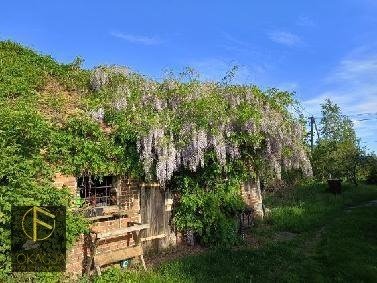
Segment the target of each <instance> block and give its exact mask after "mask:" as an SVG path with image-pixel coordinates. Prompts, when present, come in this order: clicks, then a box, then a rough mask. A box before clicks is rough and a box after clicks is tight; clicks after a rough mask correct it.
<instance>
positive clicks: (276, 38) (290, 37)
mask: <svg viewBox="0 0 377 283" xmlns="http://www.w3.org/2000/svg"><path fill="white" fill-rule="evenodd" d="M268 36H269V38H270V39H271V40H272V41H273V42H276V43H279V44H282V45H286V46H296V45H299V44H300V43H302V40H301V38H300V37H299V36H298V35H295V34H293V33H290V32H285V31H273V32H271V33H269V34H268Z"/></svg>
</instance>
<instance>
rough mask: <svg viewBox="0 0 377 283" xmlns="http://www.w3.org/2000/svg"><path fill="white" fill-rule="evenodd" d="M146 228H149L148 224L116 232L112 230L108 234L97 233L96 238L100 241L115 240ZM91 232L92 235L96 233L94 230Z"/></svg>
mask: <svg viewBox="0 0 377 283" xmlns="http://www.w3.org/2000/svg"><path fill="white" fill-rule="evenodd" d="M148 228H149V224H142V225H133V226H130V227H125V228H120V229H116V230H112V231H108V232H102V233H97V238H98V239H101V240H103V239H106V238H115V237H118V236H122V235H124V234H127V233H130V232H134V231H140V230H143V229H148ZM92 231H93V233H96V231H95V229H92Z"/></svg>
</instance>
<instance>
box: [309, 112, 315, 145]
mask: <svg viewBox="0 0 377 283" xmlns="http://www.w3.org/2000/svg"><path fill="white" fill-rule="evenodd" d="M309 119H310V148H311V150H312V152H313V149H314V137H313V135H314V133H313V128H314V117H313V116H311V117H309Z"/></svg>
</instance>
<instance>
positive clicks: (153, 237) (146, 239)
mask: <svg viewBox="0 0 377 283" xmlns="http://www.w3.org/2000/svg"><path fill="white" fill-rule="evenodd" d="M165 237H166V234H160V235H156V236H150V237H147V238H141V241H142V242H145V241H151V240H154V239H163V238H165Z"/></svg>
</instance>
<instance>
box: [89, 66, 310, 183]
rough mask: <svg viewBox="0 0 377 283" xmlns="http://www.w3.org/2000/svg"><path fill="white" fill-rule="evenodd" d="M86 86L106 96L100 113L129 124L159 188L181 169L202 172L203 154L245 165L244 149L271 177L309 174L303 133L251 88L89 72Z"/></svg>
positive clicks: (117, 72)
mask: <svg viewBox="0 0 377 283" xmlns="http://www.w3.org/2000/svg"><path fill="white" fill-rule="evenodd" d="M119 75H121V76H122V77H123V79H122V80H117V81H116V83H112V82H111V81H112V80H111V78H112V76H119ZM91 84H92V88H93V89H94V90H96V91H101V90H106V89H107V91H108V92H109V96H111V97H112V98H111V103H110V104H109V105H107V107H109V108H111V109H112V110H115V111H118V112H122V113H125V117H126V115H127V117H128V119H129V118H130V117H132V123H134V132H135V133H136V135H137V136H138V140H137V149H138V152H139V153H140V159H141V160H142V162H143V166H144V171H145V174H146V176H147V178H152V177H153V175H155V176H156V178H157V180H158V181H159V182H160V183H161V184H164V183H165V182H166V181H168V180H169V179H170V178H171V177H172V175H173V173H174V172H176V171H178V170H179V169H180V168H182V167H184V168H187V169H189V170H191V171H194V172H195V171H196V170H197V168H198V167H200V166H201V167H203V166H204V154H205V152H207V151H208V150H214V152H215V153H216V157H217V159H218V161H219V163H220V164H221V165H222V166H224V165H226V164H227V162H228V161H229V160H234V159H245V158H247V157H246V156H245V155H244V154H243V152H242V148H244V147H245V146H248V147H252V148H254V149H261V150H262V152H263V154H261V156H260V158H262V159H263V160H265V161H267V163H268V164H269V165H270V167H271V168H272V169H273V170H274V172H275V174H276V177H277V178H280V177H281V171H282V169H284V170H288V169H291V168H295V169H301V170H302V171H303V172H304V174H306V175H311V174H312V172H311V165H310V162H309V159H308V157H307V154H306V150H305V147H304V145H303V128H302V126H301V125H300V124H299V123H298V121H297V120H296V119H294V118H293V116H292V115H291V114H290V113H289V112H288V111H287V105H279V103H278V99H277V98H276V97H274V96H270V95H268V94H266V93H263V92H261V91H260V90H259V89H257V88H256V87H255V86H245V85H225V84H220V83H209V82H200V81H197V80H190V81H185V82H182V81H180V80H178V79H175V78H171V77H170V78H168V79H166V80H165V81H163V82H161V83H158V82H156V81H151V80H148V79H146V78H143V77H141V76H139V75H136V74H133V73H131V72H129V70H128V69H125V70H122V69H121V68H119V67H111V68H104V67H100V68H97V69H95V70H94V71H93V74H92V78H91ZM109 90H110V91H109ZM279 94H282V93H281V92H280V93H279ZM104 107H105V108H106V106H104ZM100 109H101V110H102V108H100ZM99 112H101V111H99ZM133 113H134V114H133ZM93 114H96V115H93V117H94V118H97V119H98V116H101V115H102V116H103V113H102V112H101V113H98V111H97V112H96V113H93ZM98 114H101V115H98ZM130 115H131V116H130Z"/></svg>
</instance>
